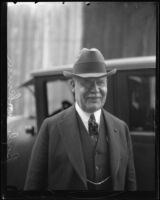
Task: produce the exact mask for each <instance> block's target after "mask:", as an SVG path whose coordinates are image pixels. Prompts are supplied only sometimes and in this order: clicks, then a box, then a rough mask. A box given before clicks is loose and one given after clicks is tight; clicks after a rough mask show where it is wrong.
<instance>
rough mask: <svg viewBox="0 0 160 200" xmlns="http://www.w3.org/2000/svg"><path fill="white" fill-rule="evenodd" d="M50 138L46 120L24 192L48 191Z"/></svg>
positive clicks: (31, 160)
mask: <svg viewBox="0 0 160 200" xmlns="http://www.w3.org/2000/svg"><path fill="white" fill-rule="evenodd" d="M48 137H49V136H48V130H47V120H45V121H44V122H43V123H42V126H41V128H40V131H39V133H38V136H37V138H36V140H35V143H34V146H33V149H32V153H31V158H30V162H29V167H28V171H27V175H26V180H25V185H24V190H41V189H43V190H45V189H46V182H47V174H48V171H47V170H48V139H49V138H48Z"/></svg>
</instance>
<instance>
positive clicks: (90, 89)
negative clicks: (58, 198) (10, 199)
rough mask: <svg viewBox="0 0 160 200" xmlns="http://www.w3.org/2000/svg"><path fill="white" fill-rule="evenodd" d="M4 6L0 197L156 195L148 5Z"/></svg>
mask: <svg viewBox="0 0 160 200" xmlns="http://www.w3.org/2000/svg"><path fill="white" fill-rule="evenodd" d="M6 6H7V25H6V26H7V56H6V57H7V58H6V59H7V66H6V67H7V129H6V130H7V161H6V188H7V191H9V192H10V191H24V192H25V193H27V192H38V191H41V192H49V193H51V194H52V193H54V192H60V191H65V192H67V191H73V192H76V191H77V192H79V193H80V192H83V194H85V193H86V194H91V195H92V194H99V195H101V194H105V195H106V196H107V194H115V193H116V194H117V192H119V193H120V194H121V193H125V192H131V193H134V192H146V194H147V192H152V193H151V194H154V195H156V194H157V193H156V191H157V183H158V177H157V174H158V171H157V170H158V169H157V154H156V147H157V145H156V134H157V129H156V127H157V126H156V58H157V57H156V48H157V47H156V34H157V30H156V25H157V18H156V14H157V12H156V6H157V5H156V3H155V2H143V1H142V2H141V1H138V2H123V1H122V2H98V1H97V2H95V1H93V2H36V3H35V2H16V3H14V2H7V4H6ZM92 197H93V199H94V195H92ZM150 197H151V196H150ZM154 197H155V196H152V198H153V199H154ZM152 198H151V199H152ZM147 199H149V197H148V198H147Z"/></svg>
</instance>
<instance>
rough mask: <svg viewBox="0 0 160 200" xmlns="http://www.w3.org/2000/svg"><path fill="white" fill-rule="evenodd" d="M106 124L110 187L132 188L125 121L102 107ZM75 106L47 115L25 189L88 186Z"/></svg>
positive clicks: (129, 141) (131, 162)
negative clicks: (48, 116) (50, 115)
mask: <svg viewBox="0 0 160 200" xmlns="http://www.w3.org/2000/svg"><path fill="white" fill-rule="evenodd" d="M102 112H103V114H104V119H105V122H106V125H107V129H108V130H107V131H108V139H109V148H110V158H111V159H110V167H111V178H112V183H113V186H112V187H113V190H114V191H116V190H124V189H126V190H135V189H136V180H135V169H134V163H133V155H132V144H131V138H130V135H129V131H128V128H127V125H126V124H125V123H124V122H123V121H121V120H119V119H118V118H116V117H114V116H113V115H111V114H109V113H108V112H107V111H105V110H104V109H102ZM77 123H78V122H77V119H76V111H75V107H74V106H72V107H70V108H69V109H67V110H65V111H63V112H61V113H59V114H57V115H55V116H52V117H50V118H47V119H46V120H45V121H44V122H43V124H42V127H41V129H40V132H39V134H38V137H37V140H36V142H35V145H34V147H33V151H32V156H31V160H30V165H29V170H28V174H27V178H26V183H25V190H39V189H47V190H87V182H86V171H85V162H84V158H83V153H82V147H81V142H80V136H79V132H78V125H77Z"/></svg>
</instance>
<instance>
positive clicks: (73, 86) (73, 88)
mask: <svg viewBox="0 0 160 200" xmlns="http://www.w3.org/2000/svg"><path fill="white" fill-rule="evenodd" d="M70 84H71V87H72V92H73V93H74V92H75V80H74V79H73V78H72V79H71V80H70Z"/></svg>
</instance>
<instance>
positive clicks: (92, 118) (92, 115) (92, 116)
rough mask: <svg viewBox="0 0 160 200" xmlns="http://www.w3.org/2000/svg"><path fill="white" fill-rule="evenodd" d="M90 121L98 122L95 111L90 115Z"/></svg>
mask: <svg viewBox="0 0 160 200" xmlns="http://www.w3.org/2000/svg"><path fill="white" fill-rule="evenodd" d="M89 121H92V122H96V119H95V116H94V114H93V113H92V114H91V115H90V118H89Z"/></svg>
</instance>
